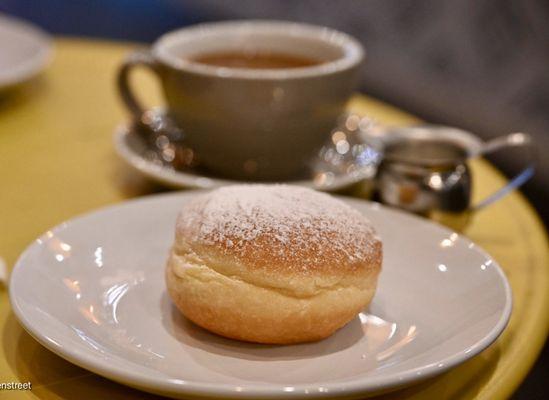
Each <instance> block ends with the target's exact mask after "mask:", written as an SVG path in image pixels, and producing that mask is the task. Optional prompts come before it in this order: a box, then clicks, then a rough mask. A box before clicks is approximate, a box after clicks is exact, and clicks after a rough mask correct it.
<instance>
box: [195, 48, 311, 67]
mask: <svg viewBox="0 0 549 400" xmlns="http://www.w3.org/2000/svg"><path fill="white" fill-rule="evenodd" d="M190 60H191V61H193V62H196V63H200V64H206V65H213V66H216V67H229V68H249V69H279V68H303V67H311V66H314V65H318V64H321V63H322V61H319V60H315V59H312V58H307V57H302V56H295V55H293V54H284V53H271V52H236V51H232V52H218V53H207V54H199V55H197V56H194V57H192V58H190Z"/></svg>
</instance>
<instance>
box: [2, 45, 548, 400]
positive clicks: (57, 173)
mask: <svg viewBox="0 0 549 400" xmlns="http://www.w3.org/2000/svg"><path fill="white" fill-rule="evenodd" d="M131 47H132V46H131V45H128V44H126V45H124V44H114V43H104V42H95V41H86V40H66V39H60V40H58V41H57V47H56V57H55V60H54V62H53V65H51V66H50V68H49V69H48V70H47V71H46V73H45V74H43V76H42V77H41V78H40V79H38V80H36V81H35V82H33V83H32V84H29V85H27V86H26V87H23V88H21V89H19V90H18V91H15V92H12V93H8V94H0V163H1V168H0V177H1V183H2V192H1V194H0V232H1V235H0V238H1V240H0V257H3V258H4V259H5V261H6V262H7V264H8V265H9V266H10V267H11V266H12V265H13V263H14V262H15V260H16V259H17V256H18V254H19V253H20V252H21V251H22V250H23V249H24V248H25V247H26V246H27V244H29V243H30V242H31V241H32V240H33V239H34V238H35V237H36V236H38V235H39V234H41V233H42V232H44V231H45V230H47V229H48V228H49V227H50V226H52V225H56V224H58V223H60V222H61V221H63V220H65V219H68V218H71V217H73V216H74V215H76V214H80V213H84V212H87V211H89V210H91V209H94V208H96V207H99V206H102V205H105V204H108V203H115V202H120V201H123V200H125V199H128V198H130V197H135V196H138V195H142V194H146V193H151V192H153V191H158V190H160V188H159V187H157V186H155V185H153V184H151V183H149V182H146V181H144V180H143V179H142V178H140V177H139V176H136V175H135V174H133V173H132V172H131V171H129V170H128V169H127V168H126V167H124V165H123V164H122V163H121V161H119V160H118V159H117V157H116V155H115V154H114V151H113V147H112V144H111V137H112V132H113V128H114V127H115V126H116V124H118V123H120V122H121V121H122V120H123V119H124V118H125V115H124V112H123V110H122V107H121V105H120V102H119V101H118V98H117V96H116V93H115V89H114V78H115V71H116V68H117V65H119V63H120V61H121V60H122V58H123V56H124V54H125V53H126V52H127V51H129V50H130V49H131ZM136 78H137V79H141V80H142V82H141V84H142V85H143V86H144V87H145V88H146V90H149V92H150V96H149V98H150V99H152V100H153V101H154V99H156V100H158V99H159V94H158V91H157V88H156V87H155V83H154V81H153V80H152V78H150V77H148V76H144V75H142V76H138V77H136ZM351 107H352V108H353V109H354V110H355V111H357V112H358V113H362V114H364V113H368V114H369V115H370V116H373V117H374V118H375V119H377V120H378V121H379V122H381V123H385V124H393V125H398V124H409V123H413V122H415V121H417V120H416V119H415V118H414V117H412V116H410V115H407V114H405V113H403V112H400V111H398V110H396V109H394V108H392V107H390V106H387V105H385V104H382V103H380V102H377V101H374V100H372V99H369V98H365V97H357V98H356V99H355V100H353V102H352V103H351ZM472 168H473V174H474V179H475V180H476V182H477V184H476V187H475V189H476V190H475V196H476V197H477V198H480V197H483V196H484V194H486V193H488V192H490V191H492V190H493V189H495V188H496V187H498V186H500V185H502V184H503V183H504V182H505V180H504V178H502V176H501V175H500V174H499V173H498V172H497V171H496V170H495V169H494V168H492V167H491V166H490V165H489V164H488V163H486V162H484V161H477V162H475V163H473V166H472ZM464 233H465V234H466V235H467V236H469V237H470V238H471V239H472V240H473V241H475V242H477V243H479V244H480V245H481V246H482V247H484V248H485V249H486V250H487V251H488V252H489V253H491V254H492V255H493V256H494V257H495V258H496V260H498V261H499V263H500V264H501V265H502V267H503V269H504V270H505V272H506V274H507V276H508V278H509V280H510V282H511V286H512V289H513V295H514V299H515V303H514V310H513V315H512V318H511V322H510V325H509V326H508V328H507V329H506V331H505V332H504V334H503V335H502V336H501V337H500V338H499V339H498V340H497V341H496V342H495V343H494V344H493V345H492V346H490V347H489V348H488V349H487V350H485V351H484V352H483V353H481V354H480V355H478V356H477V357H474V358H473V359H472V360H470V361H468V362H466V363H465V364H463V365H461V366H459V367H457V368H455V369H454V370H452V371H450V372H448V373H446V374H444V375H442V376H440V377H438V378H434V379H431V380H429V381H426V382H425V383H422V384H420V385H419V386H415V387H412V388H409V389H406V390H402V391H399V392H396V393H393V394H389V395H387V396H386V397H387V398H391V399H393V398H395V399H397V398H398V399H431V398H437V399H443V398H452V399H472V398H477V399H500V398H506V397H509V396H510V395H511V393H512V392H513V391H514V390H515V389H516V388H517V386H518V385H519V384H520V382H521V381H522V380H523V379H524V377H525V375H526V374H527V372H528V370H529V368H530V367H531V366H532V364H533V363H534V360H535V358H536V356H537V355H538V353H539V351H540V348H541V346H542V344H543V342H544V340H545V338H546V336H547V332H548V330H549V268H548V267H549V263H548V254H547V248H548V246H547V238H546V236H545V232H544V230H543V227H542V225H541V223H540V221H539V219H538V217H537V216H536V213H535V212H534V210H533V209H532V208H531V206H530V205H529V204H528V202H527V201H526V200H525V199H524V198H523V197H522V196H521V195H520V194H519V193H513V194H511V195H510V196H508V197H506V198H505V199H504V200H502V201H501V202H499V203H497V204H496V205H494V206H492V207H490V208H489V209H487V210H485V211H482V212H480V213H479V214H477V215H476V216H475V217H474V219H473V221H472V222H471V224H470V225H469V226H468V228H467V229H466V230H465V231H464ZM0 335H1V338H0V339H1V340H0V382H9V381H16V382H27V381H30V382H32V391H18V392H15V391H13V392H7V391H4V392H0V397H1V398H7V399H71V400H72V399H75V398H78V399H80V400H87V399H90V400H91V399H111V400H116V399H133V398H153V397H154V396H149V395H147V394H144V393H141V392H138V391H135V390H132V389H129V388H126V387H124V386H122V385H118V384H116V383H113V382H110V381H108V380H106V379H104V378H101V377H99V376H97V375H94V374H92V373H90V372H87V371H86V370H83V369H81V368H78V367H76V366H73V365H72V364H70V363H68V362H66V361H64V360H63V359H61V358H59V357H57V356H56V355H54V354H53V353H51V352H50V351H48V350H46V349H45V348H43V347H42V346H40V345H39V344H38V343H37V342H35V341H34V340H33V339H32V338H31V337H30V336H29V335H28V334H27V333H25V331H24V330H23V329H22V328H21V327H20V326H19V324H18V323H17V321H16V320H15V317H14V315H13V313H12V312H11V311H10V306H9V302H8V294H7V291H6V290H5V289H0Z"/></svg>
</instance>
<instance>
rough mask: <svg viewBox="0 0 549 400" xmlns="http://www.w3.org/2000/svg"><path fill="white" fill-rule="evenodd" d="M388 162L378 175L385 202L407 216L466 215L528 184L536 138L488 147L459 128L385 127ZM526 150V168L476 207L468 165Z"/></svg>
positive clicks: (507, 139)
mask: <svg viewBox="0 0 549 400" xmlns="http://www.w3.org/2000/svg"><path fill="white" fill-rule="evenodd" d="M385 129H386V130H387V131H386V132H385V133H384V135H383V136H384V138H383V143H384V144H383V147H384V149H383V161H382V163H381V165H380V167H379V170H378V174H377V186H378V192H379V195H380V198H381V201H382V202H384V203H386V204H389V205H392V206H395V207H399V208H403V209H405V210H408V211H412V212H416V213H421V214H428V213H430V212H432V211H441V212H445V213H456V214H458V213H463V212H468V211H473V210H478V209H481V208H483V207H486V206H488V205H490V204H492V203H494V202H496V201H497V200H499V199H500V198H502V197H503V196H504V195H505V194H507V193H509V192H510V191H511V190H513V189H515V188H517V187H519V186H520V185H522V184H523V183H524V182H526V181H527V180H528V179H529V178H530V177H531V176H532V175H533V172H534V167H533V162H532V159H533V157H532V156H531V143H532V140H531V137H530V135H528V134H525V133H512V134H509V135H506V136H502V137H498V138H496V139H493V140H490V141H488V142H486V143H485V142H482V141H481V140H480V139H478V138H477V137H476V136H474V135H472V134H470V133H468V132H465V131H462V130H459V129H455V128H449V127H443V126H422V127H406V128H385ZM509 147H525V148H526V149H527V150H529V156H528V160H527V166H526V167H525V168H524V169H523V170H522V171H521V172H520V173H519V174H518V175H516V176H515V177H514V178H513V179H511V180H510V181H509V182H508V184H507V185H505V186H504V187H503V188H500V189H499V190H497V191H496V192H495V193H492V194H490V195H489V196H488V197H487V198H485V199H484V200H482V201H480V202H479V203H478V204H474V205H472V204H471V191H472V186H473V183H472V178H471V173H470V170H469V167H468V165H467V161H468V160H469V159H471V158H475V157H479V156H481V155H485V154H488V153H492V152H495V151H497V150H500V149H504V148H509Z"/></svg>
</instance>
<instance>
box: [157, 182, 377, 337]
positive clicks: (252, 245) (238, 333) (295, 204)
mask: <svg viewBox="0 0 549 400" xmlns="http://www.w3.org/2000/svg"><path fill="white" fill-rule="evenodd" d="M381 262H382V244H381V240H380V238H379V237H378V236H377V234H376V232H375V230H374V228H373V227H372V225H371V223H370V222H369V220H368V219H367V218H366V217H365V216H364V215H362V214H361V213H360V212H359V211H357V210H355V209H354V208H352V207H351V206H349V205H347V204H346V203H344V202H342V201H341V200H339V199H337V198H335V197H332V196H330V195H328V194H325V193H320V192H316V191H314V190H311V189H308V188H304V187H298V186H291V185H265V184H249V185H234V186H226V187H223V188H220V189H216V190H213V191H210V192H206V193H202V194H199V195H197V196H196V197H194V198H193V199H192V200H191V201H189V202H187V203H185V204H184V205H183V207H182V210H181V212H180V213H179V215H178V217H177V221H176V227H175V240H174V243H173V246H172V248H171V251H170V254H169V257H168V261H167V265H166V271H165V277H166V285H167V289H168V294H169V296H170V298H171V299H172V301H173V303H174V304H175V305H176V306H177V308H178V309H179V310H180V311H181V313H183V315H184V316H185V317H186V318H188V319H189V320H191V321H193V322H194V323H195V324H197V325H199V326H201V327H202V328H205V329H207V330H209V331H211V332H214V333H216V334H218V335H221V336H224V337H228V338H232V339H237V340H242V341H247V342H256V343H268V344H291V343H300V342H311V341H317V340H321V339H323V338H326V337H328V336H330V335H331V334H333V333H334V332H335V331H336V330H338V329H339V328H341V327H343V326H344V325H345V324H347V323H348V322H349V321H351V320H352V319H353V318H355V317H356V315H357V314H358V313H359V312H360V311H362V310H363V309H364V308H365V307H367V306H368V304H369V303H370V301H371V300H372V297H373V296H374V293H375V290H376V284H377V278H378V275H379V273H380V271H381Z"/></svg>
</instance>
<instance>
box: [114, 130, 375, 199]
mask: <svg viewBox="0 0 549 400" xmlns="http://www.w3.org/2000/svg"><path fill="white" fill-rule="evenodd" d="M113 140H114V148H115V150H116V152H117V153H118V155H119V156H120V157H121V158H122V160H124V161H125V162H126V164H127V165H129V166H130V167H132V168H133V169H134V170H135V171H137V172H138V173H140V174H142V175H143V176H145V177H147V178H149V179H152V180H153V181H156V182H159V183H161V184H162V185H166V186H168V187H172V188H178V189H182V188H183V189H184V188H186V189H214V188H218V187H221V186H227V185H234V184H238V183H242V182H241V181H235V180H230V179H223V178H217V177H213V176H204V175H201V174H200V173H199V172H198V171H193V170H192V169H188V170H187V171H179V170H174V169H173V168H169V167H166V166H165V165H162V164H158V163H155V162H153V161H151V160H148V159H147V157H146V156H145V154H144V153H146V151H147V148H146V147H145V146H144V144H143V140H142V139H141V138H140V137H139V136H138V135H137V134H136V133H134V132H133V131H132V129H131V124H129V123H128V124H122V125H120V126H118V127H117V128H116V130H115V132H114V139H113ZM374 173H375V170H372V171H369V174H368V175H367V176H365V174H364V173H362V174H359V173H356V174H350V173H346V174H334V173H328V174H323V175H325V176H319V175H317V177H316V179H314V178H313V177H312V176H311V178H310V179H302V180H295V181H291V182H287V183H291V184H294V185H299V186H304V187H310V188H314V189H316V190H321V191H325V192H333V191H337V190H341V189H344V188H346V187H349V186H351V185H353V184H355V183H357V182H360V181H363V180H365V179H371V178H372V175H373V174H374ZM319 178H320V179H319Z"/></svg>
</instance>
